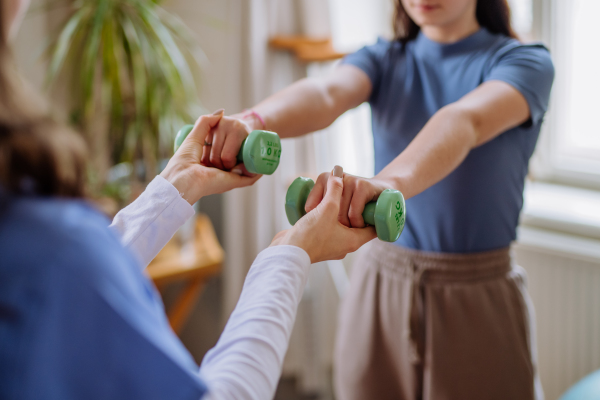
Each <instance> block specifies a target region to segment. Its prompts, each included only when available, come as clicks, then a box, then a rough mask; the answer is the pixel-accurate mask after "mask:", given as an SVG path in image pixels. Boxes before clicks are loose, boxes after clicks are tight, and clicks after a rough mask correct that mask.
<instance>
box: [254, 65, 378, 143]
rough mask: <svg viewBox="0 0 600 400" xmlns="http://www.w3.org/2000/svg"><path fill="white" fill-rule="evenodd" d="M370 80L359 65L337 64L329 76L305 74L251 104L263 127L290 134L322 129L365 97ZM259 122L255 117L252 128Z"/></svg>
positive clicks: (256, 126)
mask: <svg viewBox="0 0 600 400" xmlns="http://www.w3.org/2000/svg"><path fill="white" fill-rule="evenodd" d="M370 93H371V81H370V80H369V77H368V76H367V75H366V74H365V73H364V72H363V71H362V70H360V69H358V68H356V67H354V66H351V65H341V66H339V67H337V68H336V69H335V71H333V72H332V73H331V74H330V75H329V76H326V77H322V78H306V79H302V80H300V81H298V82H296V83H294V84H293V85H291V86H289V87H287V88H285V89H283V90H281V91H280V92H278V93H276V94H274V95H272V96H271V97H269V98H267V99H266V100H264V101H262V102H260V103H259V104H257V105H256V106H255V107H253V109H254V111H256V112H257V113H258V114H260V116H261V117H262V118H263V120H264V121H265V124H266V126H267V129H269V130H272V131H275V132H277V133H278V134H279V135H280V136H281V137H294V136H300V135H304V134H307V133H310V132H314V131H317V130H319V129H324V128H326V127H328V126H329V125H331V124H332V123H333V121H335V120H336V118H337V117H339V116H340V115H342V114H343V113H344V112H346V111H347V110H349V109H351V108H354V107H356V106H358V105H360V104H361V103H362V102H364V101H367V99H368V98H369V95H370ZM261 125H262V123H261V122H260V121H258V118H257V119H256V120H254V121H253V128H254V129H258V126H261Z"/></svg>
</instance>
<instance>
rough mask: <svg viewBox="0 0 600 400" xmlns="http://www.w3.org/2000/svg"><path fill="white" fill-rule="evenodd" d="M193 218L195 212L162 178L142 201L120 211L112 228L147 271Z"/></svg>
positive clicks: (143, 194) (155, 179) (153, 185)
mask: <svg viewBox="0 0 600 400" xmlns="http://www.w3.org/2000/svg"><path fill="white" fill-rule="evenodd" d="M192 215H194V208H193V207H192V206H191V205H190V204H189V203H188V202H187V201H186V200H184V199H183V198H182V197H181V195H180V194H179V192H178V191H177V189H175V186H173V185H172V184H171V183H169V182H168V181H167V180H166V179H164V178H163V177H162V176H160V175H158V176H157V177H156V178H154V179H153V180H152V182H150V184H149V185H148V187H146V190H144V193H142V194H141V195H140V197H138V198H137V199H136V200H135V201H134V202H133V203H131V204H130V205H129V206H127V207H125V208H124V209H122V210H121V211H119V213H118V214H117V215H116V216H115V218H114V219H113V222H112V224H111V225H110V227H109V228H110V229H111V230H112V231H113V232H115V233H116V234H117V235H118V236H119V237H120V238H121V244H122V245H123V246H124V247H126V248H128V249H129V250H130V251H131V252H132V253H133V254H134V255H135V256H137V258H138V260H139V261H140V263H141V265H142V266H143V267H144V268H145V267H146V266H147V265H148V264H150V261H152V259H153V258H154V257H156V255H157V254H158V252H159V251H160V250H161V249H162V248H163V247H164V246H165V244H167V242H168V241H169V240H170V239H171V238H172V237H173V235H174V234H175V232H177V229H179V228H180V227H181V225H183V223H184V222H185V221H186V220H187V219H188V218H190V217H191V216H192Z"/></svg>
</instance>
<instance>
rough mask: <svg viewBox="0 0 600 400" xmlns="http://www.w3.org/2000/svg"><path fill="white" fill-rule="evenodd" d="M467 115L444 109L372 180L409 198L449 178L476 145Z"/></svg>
mask: <svg viewBox="0 0 600 400" xmlns="http://www.w3.org/2000/svg"><path fill="white" fill-rule="evenodd" d="M477 142H478V133H477V127H476V124H475V123H474V122H473V119H472V118H471V117H470V115H469V114H468V112H465V111H463V110H461V109H460V108H459V107H453V106H448V107H445V108H443V109H441V110H440V111H438V112H437V113H436V114H435V115H434V116H433V117H432V118H431V119H430V120H429V122H427V124H426V125H425V126H424V127H423V129H422V130H421V132H419V134H418V135H417V136H416V137H415V139H414V140H413V141H412V142H411V143H410V145H409V146H408V147H407V148H406V149H405V150H404V151H403V152H402V153H401V154H400V155H399V156H398V157H396V158H395V159H394V161H392V162H391V163H390V164H389V165H388V166H387V167H385V168H384V169H383V170H382V171H381V172H380V173H379V174H378V175H377V177H376V179H381V180H384V181H386V182H388V183H390V184H391V185H392V186H393V187H395V188H397V189H399V190H400V191H402V193H403V194H404V196H405V197H406V198H410V197H413V196H415V195H417V194H419V193H421V192H422V191H424V190H425V189H427V188H429V187H430V186H432V185H434V184H436V183H437V182H439V181H441V180H442V179H443V178H445V177H446V176H447V175H448V174H450V173H451V172H452V171H453V170H454V169H455V168H456V167H458V166H459V165H460V164H461V163H462V161H463V160H464V159H465V158H466V156H467V154H469V151H470V150H471V149H472V148H473V147H475V146H476V145H477Z"/></svg>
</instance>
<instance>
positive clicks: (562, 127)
mask: <svg viewBox="0 0 600 400" xmlns="http://www.w3.org/2000/svg"><path fill="white" fill-rule="evenodd" d="M515 1H516V0H515ZM534 1H535V2H538V3H539V6H538V7H536V11H537V12H535V13H534V20H535V19H538V20H539V22H540V26H541V29H540V30H539V32H538V35H537V36H538V39H542V40H543V41H544V42H545V43H546V44H547V45H548V46H549V47H550V49H551V52H552V59H553V61H554V66H555V69H556V77H555V81H554V87H553V93H552V99H551V104H550V110H549V112H548V115H547V117H546V123H545V126H544V131H543V137H542V139H541V142H540V144H539V145H538V150H537V152H536V153H537V154H536V158H537V162H536V163H535V164H537V165H535V166H534V168H532V169H533V171H534V175H537V176H540V177H543V178H545V179H547V180H552V181H557V182H559V183H567V184H578V185H586V186H594V187H596V188H598V187H600V124H599V123H598V121H597V115H598V113H599V112H600V97H599V96H598V94H597V92H598V91H600V75H599V74H598V71H597V69H598V65H600V53H599V52H598V51H597V49H598V44H597V42H598V38H600V34H599V33H598V30H597V16H598V15H599V13H600V2H599V1H598V0H549V1H548V0H543V1H542V0H534Z"/></svg>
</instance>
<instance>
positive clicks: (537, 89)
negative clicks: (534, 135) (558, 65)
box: [484, 44, 554, 126]
mask: <svg viewBox="0 0 600 400" xmlns="http://www.w3.org/2000/svg"><path fill="white" fill-rule="evenodd" d="M492 80H498V81H502V82H506V83H508V84H509V85H511V86H512V87H514V88H515V89H517V90H518V91H519V92H520V93H521V94H522V95H523V96H524V97H525V100H526V101H527V104H528V105H529V111H530V115H531V117H530V118H531V119H530V124H532V125H534V126H535V125H538V124H539V123H541V122H542V119H543V117H544V114H545V113H546V110H547V109H548V102H549V100H550V89H551V88H552V82H553V81H554V65H553V64H552V59H551V58H550V53H549V52H548V49H546V47H544V46H543V45H541V44H532V45H518V46H511V47H510V48H508V49H504V50H501V51H500V52H499V53H498V57H497V58H496V61H495V62H494V64H493V65H492V67H491V68H490V70H489V72H488V73H487V75H486V76H485V77H484V81H492Z"/></svg>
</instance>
